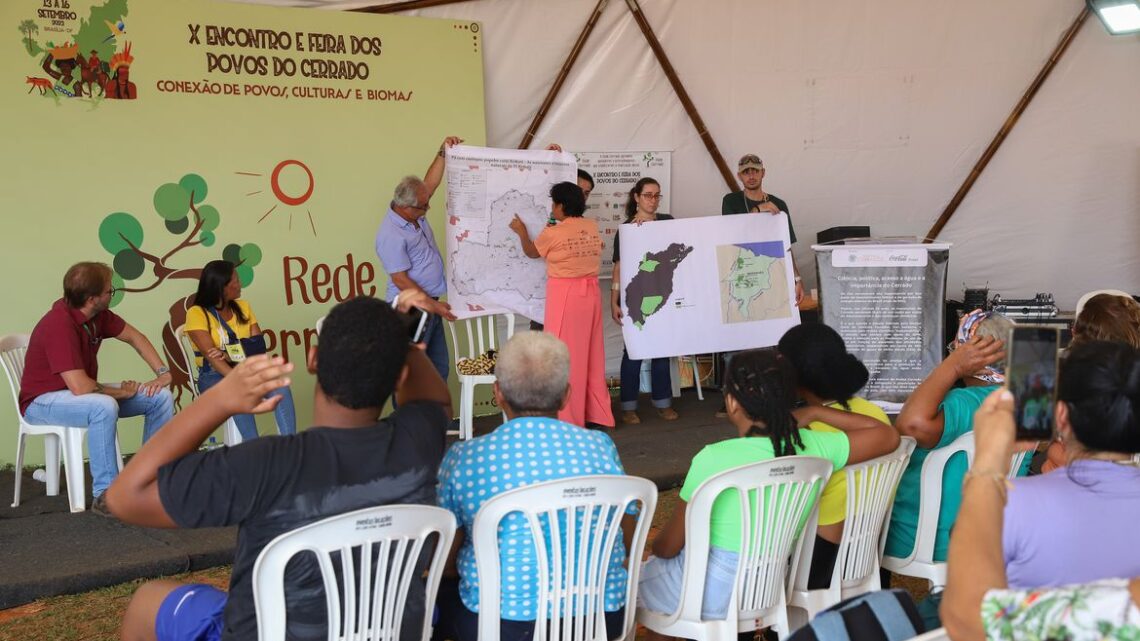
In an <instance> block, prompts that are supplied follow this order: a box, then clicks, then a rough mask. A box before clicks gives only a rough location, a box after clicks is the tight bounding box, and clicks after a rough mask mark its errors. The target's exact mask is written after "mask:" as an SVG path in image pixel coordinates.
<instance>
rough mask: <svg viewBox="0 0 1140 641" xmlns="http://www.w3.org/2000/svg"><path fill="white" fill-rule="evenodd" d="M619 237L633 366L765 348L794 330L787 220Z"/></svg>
mask: <svg viewBox="0 0 1140 641" xmlns="http://www.w3.org/2000/svg"><path fill="white" fill-rule="evenodd" d="M618 233H619V234H621V253H622V258H623V260H622V262H621V269H620V270H619V271H620V275H621V292H622V313H623V319H622V333H623V335H624V337H625V344H626V348H627V349H628V351H629V355H630V358H636V359H642V358H658V357H662V356H682V355H687V354H707V353H710V352H725V351H733V350H739V349H749V348H753V347H767V346H771V345H775V344H776V342H777V341H778V340H779V339H780V337H781V336H783V334H784V332H785V331H787V330H788V328H790V327H792V326H793V325H798V324H799V322H800V319H799V310H797V309H796V307H795V305H794V303H793V301H792V298H791V292H794V291H795V286H794V281H793V270H792V264H791V253H790V251H789V250H788V247H789V242H788V218H787V215H785V214H778V215H775V216H773V215H770V214H754V215H747V216H708V217H701V218H686V219H677V220H665V221H657V222H652V223H645V224H643V225H640V226H639V225H622V226H621V228H620V230H619V231H618Z"/></svg>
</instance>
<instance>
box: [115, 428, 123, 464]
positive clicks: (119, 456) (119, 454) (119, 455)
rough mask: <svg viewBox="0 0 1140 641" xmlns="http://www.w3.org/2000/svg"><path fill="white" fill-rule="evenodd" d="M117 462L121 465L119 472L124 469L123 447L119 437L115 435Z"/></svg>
mask: <svg viewBox="0 0 1140 641" xmlns="http://www.w3.org/2000/svg"><path fill="white" fill-rule="evenodd" d="M115 464H116V465H118V466H119V472H122V471H123V448H122V447H121V446H120V445H119V437H118V436H116V437H115Z"/></svg>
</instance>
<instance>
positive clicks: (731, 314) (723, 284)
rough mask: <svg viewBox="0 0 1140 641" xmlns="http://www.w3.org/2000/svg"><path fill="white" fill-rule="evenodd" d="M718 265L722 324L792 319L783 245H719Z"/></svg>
mask: <svg viewBox="0 0 1140 641" xmlns="http://www.w3.org/2000/svg"><path fill="white" fill-rule="evenodd" d="M716 261H717V273H718V276H719V279H720V307H721V310H720V311H721V320H722V321H723V322H725V323H745V322H751V321H757V320H772V319H776V318H787V317H789V316H791V315H792V310H791V306H790V305H789V304H788V300H789V299H788V284H787V269H788V261H787V258H786V254H785V252H784V243H783V242H780V241H764V242H756V243H740V244H734V245H719V246H718V247H717V248H716Z"/></svg>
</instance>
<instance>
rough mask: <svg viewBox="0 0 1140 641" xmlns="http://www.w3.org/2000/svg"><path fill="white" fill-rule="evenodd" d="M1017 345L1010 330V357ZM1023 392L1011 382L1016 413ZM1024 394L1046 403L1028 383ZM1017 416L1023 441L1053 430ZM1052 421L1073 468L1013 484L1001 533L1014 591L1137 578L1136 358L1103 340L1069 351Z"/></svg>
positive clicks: (1139, 374) (1139, 397)
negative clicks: (1110, 579) (1116, 578)
mask: <svg viewBox="0 0 1140 641" xmlns="http://www.w3.org/2000/svg"><path fill="white" fill-rule="evenodd" d="M1017 340H1018V334H1016V333H1015V334H1014V344H1013V345H1012V346H1011V351H1013V352H1015V353H1016V351H1017V350H1018V346H1017ZM1053 358H1054V359H1055V358H1056V356H1055V351H1054V356H1053ZM1054 362H1055V360H1054ZM1026 387H1027V386H1024V385H1011V388H1012V390H1013V394H1014V396H1015V403H1016V405H1015V406H1016V407H1020V406H1021V405H1022V403H1021V400H1022V399H1019V398H1016V396H1017V394H1018V393H1019V388H1021V389H1025V388H1026ZM1026 393H1029V394H1034V395H1035V398H1040V397H1041V396H1042V395H1041V394H1040V393H1038V392H1035V391H1034V390H1033V388H1032V386H1028V389H1027V390H1026ZM1048 402H1050V403H1051V402H1052V399H1051V395H1050V398H1048ZM1023 416H1024V411H1023V412H1022V416H1018V417H1016V418H1018V419H1019V420H1018V438H1019V439H1023V440H1025V439H1028V440H1032V441H1038V440H1047V439H1048V438H1049V436H1050V435H1051V434H1052V433H1053V429H1052V427H1053V425H1052V424H1053V421H1047V422H1046V423H1045V424H1044V425H1043V424H1042V423H1041V421H1040V419H1037V420H1031V421H1025V420H1023ZM1053 417H1054V418H1055V422H1056V434H1057V437H1058V439H1060V441H1061V442H1062V443H1064V445H1065V452H1066V454H1067V456H1068V459H1069V463H1068V465H1067V466H1065V467H1064V468H1061V469H1058V470H1054V471H1052V472H1049V473H1047V474H1043V475H1040V476H1034V477H1030V478H1023V479H1017V480H1015V481H1014V485H1013V488H1012V491H1011V492H1010V493H1009V500H1008V502H1007V503H1006V506H1005V527H1004V529H1003V530H1002V552H1003V555H1004V557H1005V565H1006V575H1007V579H1008V582H1009V585H1010V587H1014V588H1031V587H1034V588H1035V587H1049V586H1059V585H1067V584H1070V583H1080V582H1085V581H1095V580H1098V579H1104V578H1109V577H1117V576H1140V548H1138V547H1137V546H1136V544H1135V533H1136V531H1137V530H1138V529H1140V468H1138V467H1137V466H1136V464H1135V463H1134V462H1133V461H1132V455H1133V454H1136V453H1138V452H1140V351H1138V350H1136V349H1135V348H1133V347H1131V346H1129V345H1126V344H1124V343H1114V342H1107V341H1091V342H1083V343H1081V344H1078V345H1077V346H1076V347H1074V348H1072V350H1070V352H1069V353H1068V355H1067V356H1066V357H1065V359H1064V361H1062V362H1061V366H1060V371H1059V373H1058V375H1057V400H1056V405H1055V406H1054V411H1053ZM1035 428H1036V429H1035Z"/></svg>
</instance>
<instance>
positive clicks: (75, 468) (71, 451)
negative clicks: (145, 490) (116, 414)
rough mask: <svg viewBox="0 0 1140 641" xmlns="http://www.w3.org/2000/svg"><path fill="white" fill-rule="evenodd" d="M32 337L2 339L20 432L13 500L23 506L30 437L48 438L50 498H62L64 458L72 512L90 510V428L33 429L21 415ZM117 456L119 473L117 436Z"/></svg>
mask: <svg viewBox="0 0 1140 641" xmlns="http://www.w3.org/2000/svg"><path fill="white" fill-rule="evenodd" d="M30 338H31V337H30V336H29V335H28V334H8V335H7V336H4V337H2V338H0V361H3V365H4V374H6V375H7V376H8V388H9V389H10V390H12V402H13V403H14V404H15V406H16V420H17V422H18V425H19V429H18V430H17V433H16V489H15V492H14V493H13V494H14V496H13V497H12V507H19V506H20V486H21V484H22V482H23V476H24V475H23V470H24V444H25V442H26V439H27V437H28V436H42V437H44V471H45V472H46V473H47V478H46V479H45V481H46V482H47V495H48V496H58V495H59V463H60V458H61V454H62V458H63V465H64V467H65V468H66V470H67V476H66V477H65V478H66V481H67V502H68V504H69V506H70V508H71V511H72V512H82V511H84V510H86V509H87V494H86V492H87V490H86V488H85V485H86V482H87V480H86V477H85V476H84V473H83V439H84V438H85V437H86V436H87V428H86V427H67V426H64V425H32V424H31V423H28V422H27V421H25V420H24V416H23V415H22V414H20V380H21V378H23V375H24V355H25V354H27V352H28V341H29V339H30ZM115 455H116V456H117V457H118V463H119V471H122V469H123V452H122V450H121V449H120V448H119V438H118V436H117V435H116V436H115Z"/></svg>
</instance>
